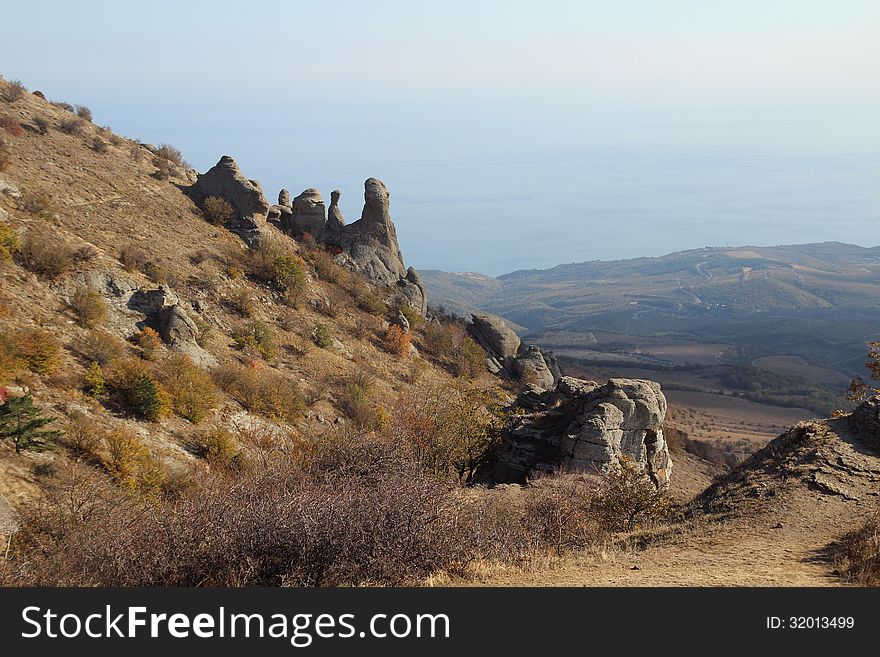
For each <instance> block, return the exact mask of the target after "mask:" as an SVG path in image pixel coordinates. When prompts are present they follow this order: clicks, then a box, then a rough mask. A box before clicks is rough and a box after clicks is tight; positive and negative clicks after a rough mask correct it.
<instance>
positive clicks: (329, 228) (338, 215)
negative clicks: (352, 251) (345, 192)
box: [318, 189, 345, 245]
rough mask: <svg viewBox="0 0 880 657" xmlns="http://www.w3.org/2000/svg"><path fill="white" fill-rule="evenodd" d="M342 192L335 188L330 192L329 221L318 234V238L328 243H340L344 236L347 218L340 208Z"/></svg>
mask: <svg viewBox="0 0 880 657" xmlns="http://www.w3.org/2000/svg"><path fill="white" fill-rule="evenodd" d="M340 195H341V192H340V191H339V190H338V189H334V190H333V191H332V192H330V208H329V209H328V210H327V222H326V223H325V224H324V229H323V230H322V231H321V232H320V233H319V234H318V239H319V240H320V241H322V242H326V243H327V244H333V245H338V244H339V240H340V239H341V238H342V230H343V228H345V219H344V218H343V217H342V210H340V209H339V197H340Z"/></svg>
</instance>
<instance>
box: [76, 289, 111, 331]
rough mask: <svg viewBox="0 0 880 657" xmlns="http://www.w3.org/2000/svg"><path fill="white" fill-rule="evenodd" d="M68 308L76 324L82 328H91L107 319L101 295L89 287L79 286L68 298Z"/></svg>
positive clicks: (105, 307) (105, 306)
mask: <svg viewBox="0 0 880 657" xmlns="http://www.w3.org/2000/svg"><path fill="white" fill-rule="evenodd" d="M70 308H71V310H73V312H74V314H75V315H76V322H77V324H79V325H80V326H82V327H83V328H93V327H94V326H96V325H98V324H100V323H101V322H103V321H104V320H105V319H107V303H106V302H105V301H104V298H103V297H102V296H101V294H100V293H99V292H98V291H97V290H94V289H92V288H90V287H86V286H84V285H80V286H78V287H77V288H76V290H74V292H73V295H71V297H70Z"/></svg>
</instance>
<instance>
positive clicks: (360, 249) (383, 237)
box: [339, 178, 406, 285]
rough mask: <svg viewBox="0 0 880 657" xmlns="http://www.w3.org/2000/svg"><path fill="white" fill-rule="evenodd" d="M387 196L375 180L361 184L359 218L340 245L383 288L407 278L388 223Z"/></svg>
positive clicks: (377, 180) (349, 226) (388, 197)
mask: <svg viewBox="0 0 880 657" xmlns="http://www.w3.org/2000/svg"><path fill="white" fill-rule="evenodd" d="M389 207H390V194H389V193H388V188H387V187H385V183H383V182H382V181H381V180H379V179H378V178H369V179H367V181H366V182H365V183H364V209H363V212H362V213H361V218H360V219H358V220H357V221H355V222H353V223H350V224H348V225H347V226H345V227H344V228H343V229H342V231H341V232H342V234H341V235H340V240H339V246H340V247H341V248H342V249H343V250H344V251H347V252H348V254H349V255H350V256H351V258H352V261H353V262H354V263H355V265H356V266H357V267H358V269H359V270H360V271H361V273H363V274H364V275H365V276H366V277H367V278H369V279H370V280H371V281H373V282H374V283H379V284H382V285H395V284H396V283H397V282H398V281H399V280H400V279H402V278H405V277H406V267H404V266H403V255H401V253H400V246H399V245H398V243H397V231H396V230H395V228H394V223H393V222H392V221H391V213H390V211H389Z"/></svg>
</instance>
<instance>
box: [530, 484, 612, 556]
mask: <svg viewBox="0 0 880 657" xmlns="http://www.w3.org/2000/svg"><path fill="white" fill-rule="evenodd" d="M594 499H595V483H594V482H592V481H591V480H590V479H589V478H587V477H584V476H583V475H581V476H577V475H562V476H555V477H541V478H539V479H537V480H535V481H533V482H532V483H531V484H530V490H529V491H528V494H526V495H525V502H524V507H525V509H524V513H525V520H526V523H527V526H528V528H529V533H530V534H531V535H532V536H533V537H534V540H535V541H536V542H537V543H538V544H539V545H545V546H548V547H551V548H552V549H553V550H554V551H555V552H556V554H557V555H562V554H563V553H564V552H565V551H567V550H571V549H583V548H585V547H589V546H590V545H593V544H595V543H596V542H597V541H599V540H603V539H605V538H607V536H608V531H607V529H606V528H605V527H604V526H603V525H602V524H601V523H600V522H599V520H598V519H597V518H596V515H595V513H594Z"/></svg>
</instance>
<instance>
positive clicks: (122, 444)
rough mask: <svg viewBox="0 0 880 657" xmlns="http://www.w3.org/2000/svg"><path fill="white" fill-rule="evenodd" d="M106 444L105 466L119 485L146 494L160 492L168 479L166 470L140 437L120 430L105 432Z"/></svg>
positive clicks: (152, 495) (154, 494) (153, 494)
mask: <svg viewBox="0 0 880 657" xmlns="http://www.w3.org/2000/svg"><path fill="white" fill-rule="evenodd" d="M104 443H105V445H106V447H107V456H106V458H104V459H103V464H104V468H105V469H106V470H107V474H109V475H110V476H111V477H112V478H113V480H114V481H115V482H116V483H117V484H118V485H119V486H121V487H122V488H123V489H125V490H128V491H130V492H132V493H138V494H140V495H143V496H145V497H155V496H156V495H158V494H159V492H160V491H161V488H162V483H163V482H164V480H165V472H164V469H163V468H162V464H161V462H160V461H159V460H158V459H157V458H155V457H154V456H152V455H151V454H150V451H149V450H148V449H147V447H146V446H145V445H144V444H143V443H142V442H141V441H140V439H139V438H138V437H137V436H135V435H134V434H133V433H130V432H129V431H127V430H125V429H116V430H114V431H110V432H109V433H107V434H105V435H104Z"/></svg>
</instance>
